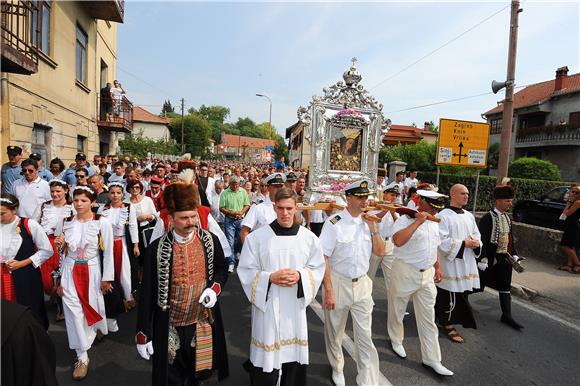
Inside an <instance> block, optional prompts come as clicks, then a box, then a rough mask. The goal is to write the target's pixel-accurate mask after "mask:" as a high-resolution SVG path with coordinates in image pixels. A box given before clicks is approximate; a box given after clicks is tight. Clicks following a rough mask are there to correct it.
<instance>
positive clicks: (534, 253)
mask: <svg viewBox="0 0 580 386" xmlns="http://www.w3.org/2000/svg"><path fill="white" fill-rule="evenodd" d="M482 216H483V213H482V212H478V213H476V214H475V217H476V219H477V221H478V222H479V219H480V218H481V217H482ZM513 232H514V242H515V244H516V249H517V251H518V255H520V256H523V257H530V258H533V259H537V260H542V261H544V262H546V263H551V264H555V265H562V264H564V263H565V262H566V257H565V256H564V254H563V253H562V251H561V250H560V240H561V239H562V233H563V232H562V231H559V230H555V229H550V228H544V227H539V226H535V225H529V224H524V223H519V222H513ZM577 250H579V251H580V245H578V246H577Z"/></svg>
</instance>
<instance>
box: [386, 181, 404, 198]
mask: <svg viewBox="0 0 580 386" xmlns="http://www.w3.org/2000/svg"><path fill="white" fill-rule="evenodd" d="M383 193H395V194H396V195H399V194H401V191H400V190H399V184H398V183H396V182H391V183H390V184H388V185H387V186H386V187H385V190H383Z"/></svg>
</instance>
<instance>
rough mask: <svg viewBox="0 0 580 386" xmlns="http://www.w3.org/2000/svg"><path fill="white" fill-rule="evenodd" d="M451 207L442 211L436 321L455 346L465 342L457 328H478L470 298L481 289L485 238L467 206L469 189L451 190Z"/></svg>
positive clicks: (462, 186) (440, 213)
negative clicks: (480, 264) (480, 262)
mask: <svg viewBox="0 0 580 386" xmlns="http://www.w3.org/2000/svg"><path fill="white" fill-rule="evenodd" d="M449 196H450V205H449V207H447V208H445V209H443V210H442V211H441V212H439V215H438V217H439V218H440V219H441V223H440V224H439V238H440V239H441V244H440V245H439V258H440V265H441V273H442V277H441V282H439V283H437V284H436V285H437V300H436V303H435V318H436V320H437V322H438V324H439V325H440V326H443V328H444V329H445V332H446V333H447V337H448V338H449V339H450V340H451V341H452V342H455V343H463V342H464V339H463V337H462V336H461V335H459V333H458V332H457V330H456V328H455V327H454V325H455V324H461V325H462V326H463V327H464V328H477V326H476V323H475V318H474V317H473V312H472V310H471V306H470V305H469V300H468V295H469V294H470V293H472V292H473V290H474V289H478V288H479V273H478V270H477V261H476V257H478V256H479V254H480V252H481V245H482V244H481V235H480V234H479V230H478V228H477V223H476V222H475V218H474V217H473V215H472V214H471V213H469V212H467V211H465V210H463V207H464V206H466V205H467V201H468V200H469V190H468V189H467V187H465V186H464V185H461V184H456V185H453V186H452V187H451V190H450V191H449Z"/></svg>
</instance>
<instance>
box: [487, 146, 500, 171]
mask: <svg viewBox="0 0 580 386" xmlns="http://www.w3.org/2000/svg"><path fill="white" fill-rule="evenodd" d="M498 164H499V142H496V143H492V144H491V145H490V146H489V149H488V151H487V167H488V169H497V167H498Z"/></svg>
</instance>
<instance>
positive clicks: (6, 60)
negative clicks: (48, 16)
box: [0, 1, 38, 75]
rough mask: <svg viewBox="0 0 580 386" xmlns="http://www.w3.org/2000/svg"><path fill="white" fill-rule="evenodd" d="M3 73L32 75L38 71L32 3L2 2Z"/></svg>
mask: <svg viewBox="0 0 580 386" xmlns="http://www.w3.org/2000/svg"><path fill="white" fill-rule="evenodd" d="M1 7H2V8H1V9H2V16H1V24H2V41H1V44H0V46H1V47H0V49H1V51H2V71H3V72H10V73H14V74H24V75H31V74H34V73H36V72H37V71H38V54H37V52H36V49H35V48H34V47H33V46H32V12H33V8H34V5H33V4H32V2H31V1H2V3H1Z"/></svg>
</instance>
